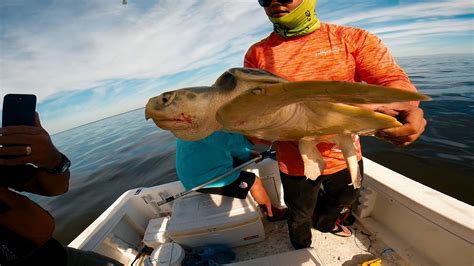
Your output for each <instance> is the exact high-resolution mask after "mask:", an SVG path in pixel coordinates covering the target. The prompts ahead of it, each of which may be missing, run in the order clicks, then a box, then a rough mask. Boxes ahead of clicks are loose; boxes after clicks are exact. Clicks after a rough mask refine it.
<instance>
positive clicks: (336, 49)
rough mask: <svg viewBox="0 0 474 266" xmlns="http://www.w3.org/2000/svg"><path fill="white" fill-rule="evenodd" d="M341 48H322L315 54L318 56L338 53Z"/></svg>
mask: <svg viewBox="0 0 474 266" xmlns="http://www.w3.org/2000/svg"><path fill="white" fill-rule="evenodd" d="M340 51H341V50H340V49H339V48H335V49H332V50H321V51H319V52H317V53H316V54H314V55H315V56H316V57H318V56H326V55H331V54H338V53H339V52H340Z"/></svg>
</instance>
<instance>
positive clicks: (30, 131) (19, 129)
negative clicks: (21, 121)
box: [0, 126, 44, 136]
mask: <svg viewBox="0 0 474 266" xmlns="http://www.w3.org/2000/svg"><path fill="white" fill-rule="evenodd" d="M43 132H44V129H42V128H40V127H32V126H8V127H2V128H0V135H2V136H6V135H16V134H24V135H37V134H42V133H43Z"/></svg>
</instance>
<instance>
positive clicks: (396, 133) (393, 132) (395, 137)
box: [362, 103, 427, 146]
mask: <svg viewBox="0 0 474 266" xmlns="http://www.w3.org/2000/svg"><path fill="white" fill-rule="evenodd" d="M362 106H363V107H365V108H369V109H371V110H373V111H376V112H379V113H383V114H386V115H390V116H393V117H395V118H397V120H398V121H399V122H400V123H402V124H403V126H400V127H394V128H386V129H382V130H379V131H378V132H377V133H376V134H375V136H377V137H379V138H382V139H385V140H387V141H389V142H391V143H393V144H395V145H398V146H407V145H410V144H411V143H413V142H414V141H416V140H417V139H418V138H419V137H420V136H421V134H422V133H423V131H425V127H426V124H427V122H426V119H425V118H424V113H423V110H422V109H421V108H419V107H418V106H415V105H413V104H410V103H391V104H364V105H362Z"/></svg>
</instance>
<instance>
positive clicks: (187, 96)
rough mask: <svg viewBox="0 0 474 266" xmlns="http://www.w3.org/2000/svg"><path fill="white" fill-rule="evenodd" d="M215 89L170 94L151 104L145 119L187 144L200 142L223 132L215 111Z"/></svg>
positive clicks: (197, 88)
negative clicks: (194, 141)
mask: <svg viewBox="0 0 474 266" xmlns="http://www.w3.org/2000/svg"><path fill="white" fill-rule="evenodd" d="M210 89H211V87H191V88H184V89H180V90H175V91H168V92H165V93H162V94H161V95H159V96H156V97H153V98H151V99H150V100H148V103H147V105H146V107H145V118H146V119H147V120H148V119H152V120H153V122H155V124H156V125H157V126H158V127H159V128H162V129H164V130H169V131H171V132H172V133H173V134H174V135H175V136H176V137H178V138H180V139H184V140H199V139H203V138H205V137H207V136H209V135H210V134H211V133H212V132H214V131H216V130H219V129H220V125H219V124H218V123H217V121H216V119H215V110H214V112H213V111H212V109H213V108H212V106H213V105H212V101H211V100H212V94H211V92H210Z"/></svg>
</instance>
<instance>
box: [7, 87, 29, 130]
mask: <svg viewBox="0 0 474 266" xmlns="http://www.w3.org/2000/svg"><path fill="white" fill-rule="evenodd" d="M35 109H36V96H35V95H32V94H7V95H5V97H4V98H3V109H2V127H6V126H16V125H25V126H34V125H35Z"/></svg>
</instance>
